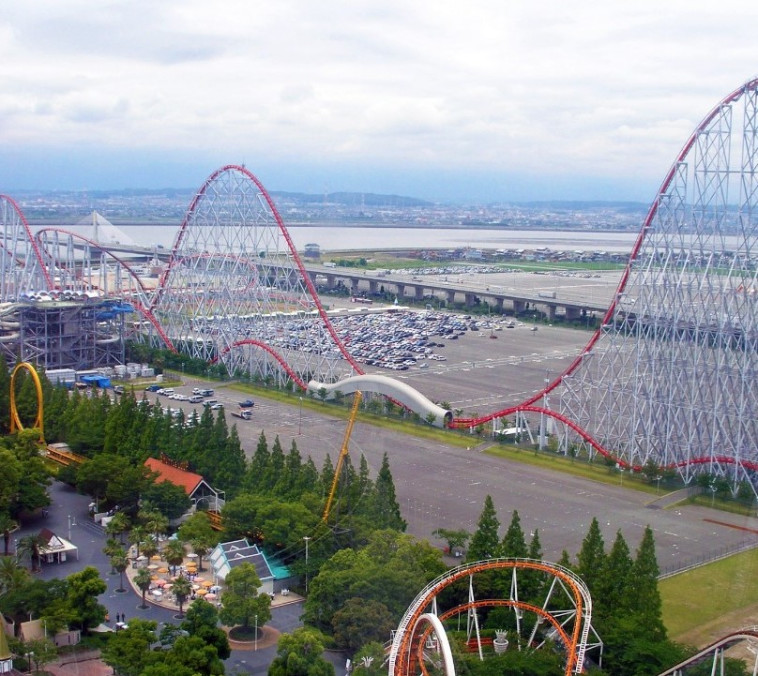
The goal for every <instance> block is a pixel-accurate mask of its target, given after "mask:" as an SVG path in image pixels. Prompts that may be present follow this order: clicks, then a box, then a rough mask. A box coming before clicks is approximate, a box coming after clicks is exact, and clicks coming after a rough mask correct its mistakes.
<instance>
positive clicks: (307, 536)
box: [303, 535, 311, 595]
mask: <svg viewBox="0 0 758 676" xmlns="http://www.w3.org/2000/svg"><path fill="white" fill-rule="evenodd" d="M310 539H311V538H310V535H306V536H304V537H303V540H305V593H306V595H307V594H308V542H309V540H310Z"/></svg>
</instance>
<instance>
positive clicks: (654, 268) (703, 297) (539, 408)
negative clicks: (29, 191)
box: [0, 80, 758, 494]
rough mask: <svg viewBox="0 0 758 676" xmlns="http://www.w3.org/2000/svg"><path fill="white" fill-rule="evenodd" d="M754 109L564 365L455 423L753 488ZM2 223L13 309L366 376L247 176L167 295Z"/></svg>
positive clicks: (201, 210) (310, 374) (216, 207)
mask: <svg viewBox="0 0 758 676" xmlns="http://www.w3.org/2000/svg"><path fill="white" fill-rule="evenodd" d="M757 111H758V80H752V81H750V82H748V83H746V84H745V85H743V86H742V87H740V88H738V89H737V90H735V91H734V92H732V93H731V94H729V96H727V97H726V98H725V99H724V100H723V101H721V102H720V103H719V104H718V105H717V106H716V107H715V108H714V109H713V110H712V111H711V112H710V113H709V114H708V115H707V116H706V117H705V119H704V120H703V121H702V122H701V123H700V124H699V125H698V127H697V128H696V130H695V131H694V133H693V134H692V135H691V137H690V138H689V139H688V140H687V142H686V143H685V145H684V147H683V148H682V150H681V152H680V153H679V155H678V156H677V158H676V161H675V162H674V164H673V165H672V167H671V169H670V170H669V172H668V173H667V175H666V177H665V179H664V181H663V183H662V185H661V188H660V190H659V192H658V195H657V197H656V198H655V200H654V201H653V204H652V206H651V207H650V210H649V212H648V214H647V217H646V218H645V221H644V223H643V225H642V228H641V230H640V233H639V236H638V238H637V240H636V243H635V245H634V248H633V250H632V252H631V256H630V259H629V262H628V264H627V266H626V269H625V270H624V273H623V275H622V278H621V281H620V283H619V286H618V289H617V292H616V295H615V297H614V300H613V301H612V303H611V305H610V307H609V308H608V310H607V312H606V313H605V316H604V318H603V322H602V326H601V328H600V329H598V331H597V332H596V333H595V334H594V335H593V336H592V337H591V339H590V341H589V342H588V344H587V346H586V347H585V348H584V350H583V351H582V353H581V354H580V356H579V357H578V358H577V359H576V360H575V361H574V362H573V363H572V364H571V365H570V366H569V368H568V369H567V370H566V371H565V372H564V373H563V374H561V375H560V376H559V377H558V378H557V379H556V380H555V381H553V382H552V383H550V384H549V385H548V386H547V387H545V388H544V389H543V390H542V391H540V392H537V393H535V394H534V395H533V396H532V397H530V398H529V399H527V400H526V401H524V402H522V403H521V404H519V405H517V406H514V407H510V408H506V409H502V410H498V411H495V412H493V413H490V414H488V415H486V416H483V417H481V418H475V419H474V418H461V419H457V420H453V421H451V422H450V423H449V424H450V425H451V426H454V427H463V428H474V427H475V426H478V425H481V424H483V423H486V422H489V421H496V420H500V419H503V418H505V417H506V416H514V415H518V416H520V415H526V414H530V413H531V414H535V413H538V414H540V415H542V414H545V415H547V416H552V417H553V418H554V419H556V420H557V421H559V422H561V423H562V426H560V433H559V439H560V450H562V451H563V452H566V453H568V452H569V451H570V450H572V449H575V448H582V447H583V448H584V449H586V451H587V452H588V454H589V455H590V456H593V455H595V454H598V453H599V454H602V455H605V456H607V457H609V458H612V459H613V461H614V462H616V463H618V465H619V466H621V467H624V468H632V469H635V470H639V469H641V468H642V467H644V466H645V465H650V464H651V463H652V464H653V465H654V466H655V467H656V468H657V469H658V470H663V469H675V470H676V471H678V472H679V473H680V475H681V476H682V478H683V479H684V481H685V482H690V481H691V480H692V478H693V476H694V474H695V473H696V472H698V471H701V470H703V469H705V470H706V471H708V472H709V473H710V474H711V475H717V476H722V477H725V478H727V479H728V480H729V481H730V484H731V485H732V486H733V488H734V490H735V491H736V490H737V487H738V486H739V485H740V483H741V482H743V481H747V482H749V483H750V485H751V486H752V487H753V490H754V491H756V494H758V478H757V477H758V388H756V386H755V374H756V373H758V310H757V309H756V308H757V307H758V303H756V299H758V276H757V270H758V260H757V259H756V257H755V251H756V250H757V249H758V113H757ZM734 120H736V121H737V123H735V124H733V121H734ZM730 199H731V201H730ZM0 218H2V225H3V228H4V239H3V240H2V242H0V246H2V249H3V250H2V251H1V252H0V268H1V269H0V272H2V287H0V302H8V301H17V300H18V299H19V298H21V297H22V296H23V295H24V294H28V293H33V292H34V290H37V291H39V290H41V289H48V290H53V289H56V288H58V289H65V290H67V291H71V292H81V293H87V292H90V293H91V292H98V293H100V294H103V295H113V296H119V297H121V298H125V299H127V300H128V301H129V302H130V303H131V305H132V306H133V307H134V308H135V310H136V311H137V312H139V313H140V314H141V316H142V318H143V321H141V322H136V324H137V325H138V327H137V328H136V337H137V338H139V339H142V340H149V341H151V342H152V343H154V344H156V345H165V346H166V347H168V348H169V349H171V350H174V351H181V352H182V353H184V354H188V355H190V356H192V357H197V358H202V359H206V360H208V361H212V360H219V361H221V362H222V363H223V364H224V365H225V367H226V369H227V370H228V372H229V373H236V372H249V373H255V374H256V375H258V376H260V377H261V378H264V379H266V380H268V381H270V382H272V383H275V384H277V385H279V386H281V387H297V388H305V387H306V386H307V384H308V383H309V382H310V381H311V380H318V381H321V382H323V383H335V382H337V381H338V380H340V379H341V378H343V377H344V375H345V373H344V370H345V368H344V361H347V363H348V364H349V366H350V369H351V373H350V374H348V375H363V371H362V369H361V367H360V366H359V364H358V363H357V362H356V361H355V359H353V357H352V356H351V355H350V352H349V350H348V349H347V348H346V347H345V345H344V344H343V343H342V342H341V340H340V338H339V336H338V335H337V333H336V331H335V330H334V328H333V327H332V325H331V323H330V321H329V319H328V317H327V314H326V312H325V310H324V308H323V306H322V305H321V303H320V301H319V298H318V295H317V294H316V291H315V288H314V286H313V282H312V281H311V278H310V276H309V275H308V274H307V273H306V271H305V268H304V266H303V263H302V261H301V259H300V257H299V255H298V253H297V251H296V249H295V247H294V245H293V243H292V240H291V238H290V236H289V233H288V232H287V229H286V227H285V226H284V223H283V221H282V218H281V217H280V215H279V213H278V211H277V209H276V206H275V205H274V203H273V201H272V199H271V198H270V196H269V195H268V193H267V192H266V190H265V188H264V187H263V185H262V184H261V183H260V181H259V180H258V179H257V178H256V177H255V176H254V175H253V174H251V173H250V172H249V171H248V170H247V169H246V168H245V167H241V166H235V165H228V166H224V167H222V168H220V169H219V170H217V171H216V172H214V173H213V174H212V175H211V176H210V177H209V178H208V180H207V181H206V182H205V184H204V185H203V186H202V188H201V189H200V190H199V191H198V193H197V194H196V195H195V197H194V199H193V200H192V202H191V204H190V207H189V209H188V211H187V215H186V217H185V218H184V220H183V222H182V224H181V227H180V228H179V231H178V234H177V237H176V240H175V243H174V245H173V247H172V249H171V254H170V259H169V262H168V265H167V266H166V268H165V271H164V272H163V274H162V276H161V277H160V278H159V279H158V283H157V286H156V287H155V288H148V287H146V285H145V284H144V283H143V282H142V280H141V279H140V277H139V276H138V275H137V274H135V273H134V271H133V270H132V268H131V266H130V265H129V263H128V261H126V260H124V258H123V257H121V256H119V255H117V254H115V253H114V252H112V251H110V250H109V249H108V248H107V246H103V245H100V244H98V243H97V242H94V241H91V240H88V239H86V238H83V237H81V236H80V235H77V234H74V233H72V232H69V231H65V230H60V229H53V228H46V229H44V230H41V231H39V232H38V233H36V234H35V235H32V233H31V231H30V229H29V226H28V224H27V222H26V220H25V219H24V217H23V214H21V211H20V210H19V208H18V206H17V205H16V204H15V202H13V200H12V199H10V198H8V197H2V196H0ZM53 271H54V273H53ZM52 274H54V277H55V278H54V279H53V277H52ZM364 389H365V388H364ZM548 393H550V394H551V395H553V396H551V402H557V405H556V407H555V408H554V409H553V408H550V407H548V406H546V405H544V404H545V398H546V395H547V394H548ZM540 403H542V405H540Z"/></svg>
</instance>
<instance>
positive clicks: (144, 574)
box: [134, 568, 152, 610]
mask: <svg viewBox="0 0 758 676" xmlns="http://www.w3.org/2000/svg"><path fill="white" fill-rule="evenodd" d="M151 582H152V576H151V575H150V571H149V570H148V569H147V568H140V569H139V570H138V571H137V574H136V575H135V576H134V584H136V585H137V588H138V589H139V590H140V591H141V592H142V605H141V606H140V608H142V609H143V610H144V609H145V608H147V603H146V602H145V595H146V594H147V592H148V590H149V589H150V583H151Z"/></svg>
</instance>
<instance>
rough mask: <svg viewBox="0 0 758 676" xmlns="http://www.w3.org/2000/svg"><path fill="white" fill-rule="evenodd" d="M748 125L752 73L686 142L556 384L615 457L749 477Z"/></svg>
mask: <svg viewBox="0 0 758 676" xmlns="http://www.w3.org/2000/svg"><path fill="white" fill-rule="evenodd" d="M757 130H758V80H753V81H751V82H748V83H747V84H745V85H744V86H742V87H740V88H739V89H737V90H736V91H734V92H732V93H731V94H730V95H729V96H727V97H726V98H725V99H724V100H723V101H722V102H721V103H719V104H718V105H717V106H716V107H715V108H714V109H713V110H712V111H711V112H710V113H709V114H708V116H707V117H706V118H705V119H704V120H703V122H702V123H701V124H700V125H699V126H698V127H697V129H696V130H695V132H694V133H693V135H692V136H691V137H690V139H689V140H688V141H687V143H686V144H685V146H684V148H683V149H682V151H681V153H680V154H679V156H678V157H677V159H676V161H675V163H674V165H673V166H672V168H671V170H670V171H669V173H668V175H667V176H666V178H665V180H664V181H663V184H662V187H661V189H660V191H659V194H658V196H657V197H656V199H655V201H654V202H653V204H652V206H651V208H650V210H649V212H648V215H647V218H646V220H645V222H644V225H643V227H642V230H641V232H640V234H639V237H638V239H637V242H636V245H635V247H634V250H633V251H632V254H631V257H630V261H629V263H628V266H627V268H626V271H625V273H624V275H623V277H622V280H621V283H620V285H619V287H618V291H617V295H616V298H615V300H614V301H613V303H612V305H611V307H610V308H609V310H608V312H607V314H606V316H605V318H604V321H603V326H602V328H601V329H600V331H599V332H598V333H597V334H596V335H595V336H594V337H593V339H592V340H591V342H590V343H589V345H588V346H587V348H586V349H585V351H584V353H583V354H582V356H581V357H580V358H579V359H578V360H577V362H576V364H575V365H574V367H572V369H570V370H569V372H567V373H565V374H564V375H563V376H562V377H561V378H560V379H559V380H558V381H557V382H556V383H554V384H553V386H554V387H557V388H558V389H557V391H558V393H559V394H560V404H559V410H560V415H561V416H562V417H563V418H566V419H568V420H571V421H573V422H574V423H576V424H577V425H578V426H579V427H581V428H582V429H583V430H585V431H586V432H588V433H589V434H590V435H591V436H592V437H593V439H594V440H595V441H596V442H598V444H599V445H600V446H601V447H603V448H604V449H607V451H608V452H609V453H610V454H611V455H612V456H614V457H615V458H616V459H617V460H618V461H619V462H620V463H621V464H623V465H626V466H631V467H636V468H640V467H642V466H644V465H646V464H649V463H652V464H654V465H655V466H656V467H658V468H676V469H677V470H678V471H679V472H680V473H681V476H682V478H683V479H684V480H685V481H687V482H689V481H690V480H691V479H692V477H693V476H694V474H695V473H697V472H701V471H707V472H708V473H710V474H712V475H715V476H721V477H725V478H727V479H729V481H730V482H731V484H732V486H733V487H734V488H735V490H736V488H737V486H738V484H739V482H741V481H746V480H747V481H749V482H751V484H752V486H753V490H756V486H758V483H757V478H756V477H757V476H758V473H757V472H756V470H758V382H757V381H756V376H758V277H757V273H756V270H757V269H758V174H756V171H757V169H758V131H757ZM531 401H532V402H533V401H535V399H532V400H531ZM564 441H565V443H570V442H571V440H570V439H568V438H567V439H565V440H564ZM588 448H589V451H590V453H593V452H594V451H593V448H592V447H591V446H588Z"/></svg>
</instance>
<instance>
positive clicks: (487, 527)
mask: <svg viewBox="0 0 758 676" xmlns="http://www.w3.org/2000/svg"><path fill="white" fill-rule="evenodd" d="M499 530H500V521H498V518H497V513H496V512H495V505H494V503H493V502H492V496H491V495H487V496H486V497H485V498H484V507H483V508H482V513H481V514H480V515H479V521H478V523H477V528H476V532H475V533H474V535H473V536H472V538H471V544H470V545H469V548H468V553H467V556H466V560H467V561H482V560H484V559H491V558H493V557H495V556H497V553H498V549H499V547H500V536H499V534H498V531H499Z"/></svg>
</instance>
